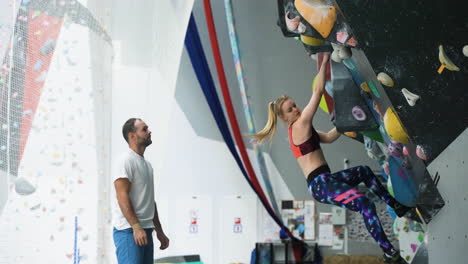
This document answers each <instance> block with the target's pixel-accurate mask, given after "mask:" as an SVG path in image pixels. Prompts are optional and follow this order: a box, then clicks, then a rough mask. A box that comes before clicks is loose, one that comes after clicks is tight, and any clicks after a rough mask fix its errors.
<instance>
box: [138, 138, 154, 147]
mask: <svg viewBox="0 0 468 264" xmlns="http://www.w3.org/2000/svg"><path fill="white" fill-rule="evenodd" d="M152 143H153V141H152V140H151V138H147V139H143V140H142V141H141V143H140V145H142V146H144V147H147V146H149V145H151V144H152Z"/></svg>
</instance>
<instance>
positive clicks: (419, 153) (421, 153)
mask: <svg viewBox="0 0 468 264" xmlns="http://www.w3.org/2000/svg"><path fill="white" fill-rule="evenodd" d="M416 155H417V156H418V157H419V158H420V159H422V160H427V156H426V152H425V151H424V149H423V148H422V147H421V146H420V145H417V146H416Z"/></svg>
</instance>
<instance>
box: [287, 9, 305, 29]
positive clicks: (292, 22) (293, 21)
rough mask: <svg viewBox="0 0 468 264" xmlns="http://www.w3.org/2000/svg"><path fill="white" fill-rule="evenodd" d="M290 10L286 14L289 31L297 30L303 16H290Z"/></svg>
mask: <svg viewBox="0 0 468 264" xmlns="http://www.w3.org/2000/svg"><path fill="white" fill-rule="evenodd" d="M289 14H290V13H289V12H287V13H286V15H285V16H284V18H285V20H286V27H287V28H288V30H289V31H291V32H294V31H296V30H297V28H298V27H299V23H300V22H301V18H300V17H299V16H296V17H294V18H289Z"/></svg>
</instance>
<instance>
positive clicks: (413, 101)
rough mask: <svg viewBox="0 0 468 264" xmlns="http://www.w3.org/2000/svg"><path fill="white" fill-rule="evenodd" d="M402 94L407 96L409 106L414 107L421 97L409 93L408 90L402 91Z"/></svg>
mask: <svg viewBox="0 0 468 264" xmlns="http://www.w3.org/2000/svg"><path fill="white" fill-rule="evenodd" d="M401 92H402V93H403V95H404V96H405V99H406V102H408V104H409V105H411V106H414V105H415V104H416V101H417V100H419V98H420V97H419V95H417V94H414V93H412V92H410V91H408V89H406V88H403V89H401Z"/></svg>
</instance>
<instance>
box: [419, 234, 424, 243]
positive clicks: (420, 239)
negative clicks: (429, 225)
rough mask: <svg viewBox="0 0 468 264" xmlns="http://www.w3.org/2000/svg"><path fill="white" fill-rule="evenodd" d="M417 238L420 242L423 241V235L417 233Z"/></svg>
mask: <svg viewBox="0 0 468 264" xmlns="http://www.w3.org/2000/svg"><path fill="white" fill-rule="evenodd" d="M418 240H419V242H421V243H422V242H423V241H424V236H423V235H422V234H419V236H418Z"/></svg>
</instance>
